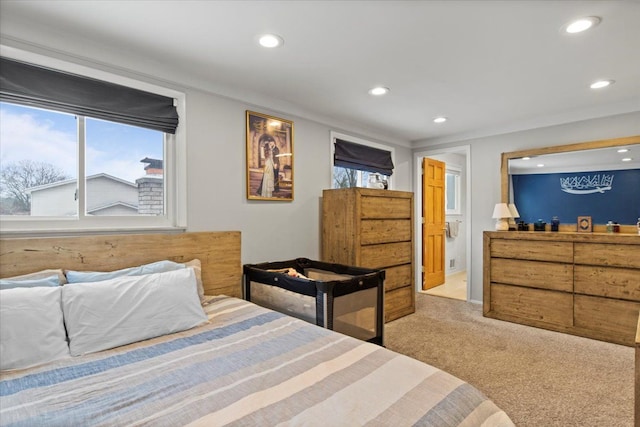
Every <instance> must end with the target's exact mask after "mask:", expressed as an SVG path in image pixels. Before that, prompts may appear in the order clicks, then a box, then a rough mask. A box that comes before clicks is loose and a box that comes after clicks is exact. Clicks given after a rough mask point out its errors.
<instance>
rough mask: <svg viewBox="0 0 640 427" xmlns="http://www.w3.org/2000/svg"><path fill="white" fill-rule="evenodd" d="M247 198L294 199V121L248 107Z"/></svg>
mask: <svg viewBox="0 0 640 427" xmlns="http://www.w3.org/2000/svg"><path fill="white" fill-rule="evenodd" d="M246 126H247V134H246V136H247V138H246V150H247V151H246V163H247V164H246V171H247V199H249V200H271V201H293V188H294V174H293V121H291V120H285V119H281V118H279V117H274V116H270V115H268V114H262V113H257V112H255V111H249V110H247V111H246Z"/></svg>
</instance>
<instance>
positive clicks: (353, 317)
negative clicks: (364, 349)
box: [243, 258, 385, 345]
mask: <svg viewBox="0 0 640 427" xmlns="http://www.w3.org/2000/svg"><path fill="white" fill-rule="evenodd" d="M243 272H244V289H243V291H244V298H245V299H246V300H248V301H251V302H254V303H256V304H258V305H261V306H263V307H266V308H270V309H272V310H276V311H279V312H281V313H285V314H288V315H290V316H293V317H297V318H299V319H302V320H306V321H307V322H310V323H315V324H316V325H318V326H322V327H324V328H327V329H331V330H334V331H337V332H341V333H343V334H345V335H349V336H352V337H354V338H358V339H361V340H365V341H369V342H372V343H375V344H379V345H383V329H384V320H383V319H384V313H383V307H384V306H383V295H384V277H385V272H384V270H373V269H370V268H361V267H351V266H347V265H341V264H331V263H326V262H321V261H312V260H310V259H306V258H297V259H293V260H289V261H279V262H265V263H261V264H245V265H244V268H243Z"/></svg>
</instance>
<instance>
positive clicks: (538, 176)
mask: <svg viewBox="0 0 640 427" xmlns="http://www.w3.org/2000/svg"><path fill="white" fill-rule="evenodd" d="M623 150H626V151H623ZM539 165H543V166H539ZM501 179H502V183H501V185H502V188H501V190H502V193H501V198H502V202H505V203H514V204H516V206H517V209H518V212H519V213H520V218H519V219H518V220H521V221H524V222H525V223H532V222H536V221H538V220H540V219H541V220H542V221H544V222H546V223H547V224H549V223H550V222H551V219H552V218H553V217H554V216H557V217H558V218H559V219H560V223H561V225H560V231H576V222H577V217H578V216H589V217H592V223H593V231H595V232H602V231H606V223H607V221H614V222H618V223H619V224H620V231H621V232H622V233H636V232H637V230H636V221H637V220H638V218H639V217H640V135H637V136H631V137H626V138H616V139H608V140H601V141H590V142H584V143H578V144H569V145H559V146H554V147H545V148H537V149H532V150H521V151H514V152H511V153H503V154H502V165H501ZM547 227H548V226H547ZM547 229H548V228H547Z"/></svg>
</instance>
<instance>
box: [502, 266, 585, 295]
mask: <svg viewBox="0 0 640 427" xmlns="http://www.w3.org/2000/svg"><path fill="white" fill-rule="evenodd" d="M491 282H497V283H505V284H510V285H520V286H528V287H532V288H539V289H551V290H556V291H565V292H572V291H573V265H572V264H558V263H553V262H540V261H522V260H513V259H504V258H493V259H491Z"/></svg>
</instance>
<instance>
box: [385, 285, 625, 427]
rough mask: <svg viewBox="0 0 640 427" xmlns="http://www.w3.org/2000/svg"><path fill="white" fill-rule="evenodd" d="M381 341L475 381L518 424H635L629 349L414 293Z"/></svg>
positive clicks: (532, 426) (600, 426) (602, 426)
mask: <svg viewBox="0 0 640 427" xmlns="http://www.w3.org/2000/svg"><path fill="white" fill-rule="evenodd" d="M385 345H386V347H387V348H389V349H391V350H394V351H397V352H399V353H403V354H406V355H408V356H411V357H414V358H416V359H419V360H422V361H423V362H426V363H429V364H431V365H433V366H436V367H438V368H440V369H443V370H445V371H447V372H449V373H451V374H453V375H455V376H457V377H459V378H461V379H463V380H465V381H467V382H469V383H471V384H473V385H474V386H476V387H477V388H479V389H480V390H481V391H482V392H483V393H485V394H486V395H487V396H488V397H490V398H491V399H492V400H493V401H494V402H496V404H497V405H498V406H500V407H501V408H502V409H503V410H504V411H505V412H507V414H509V416H510V417H511V419H512V420H513V422H514V423H515V424H516V425H517V426H520V427H542V426H580V427H588V426H598V427H627V426H629V427H631V426H633V399H634V390H633V386H634V383H633V378H634V376H633V375H634V350H633V348H631V347H625V346H621V345H616V344H610V343H605V342H601V341H596V340H591V339H588V338H581V337H575V336H572V335H567V334H562V333H557V332H551V331H546V330H543V329H538V328H533V327H529V326H522V325H517V324H514V323H509V322H503V321H499V320H494V319H488V318H485V317H483V316H482V306H481V305H478V304H471V303H467V302H464V301H459V300H455V299H450V298H443V297H438V296H430V295H425V294H417V295H416V313H415V314H412V315H409V316H406V317H403V318H400V319H398V320H395V321H393V322H390V323H387V324H386V328H385Z"/></svg>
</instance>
